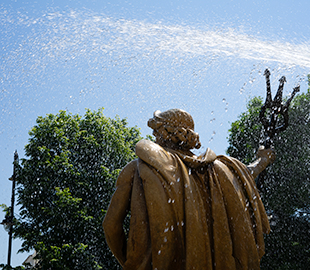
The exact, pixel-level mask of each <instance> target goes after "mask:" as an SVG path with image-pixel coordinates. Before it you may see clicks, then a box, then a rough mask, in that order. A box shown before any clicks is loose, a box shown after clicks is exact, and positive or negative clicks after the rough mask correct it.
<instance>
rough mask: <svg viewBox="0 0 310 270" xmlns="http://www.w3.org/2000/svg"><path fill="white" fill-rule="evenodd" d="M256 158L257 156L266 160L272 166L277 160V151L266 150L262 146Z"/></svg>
mask: <svg viewBox="0 0 310 270" xmlns="http://www.w3.org/2000/svg"><path fill="white" fill-rule="evenodd" d="M256 156H257V158H265V159H267V160H269V163H271V164H272V163H273V162H274V161H275V159H276V153H275V150H274V149H272V148H267V149H265V147H264V146H262V145H261V146H260V147H259V148H258V151H257V153H256Z"/></svg>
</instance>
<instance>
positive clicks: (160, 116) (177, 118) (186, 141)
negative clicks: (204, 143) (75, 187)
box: [148, 109, 201, 149]
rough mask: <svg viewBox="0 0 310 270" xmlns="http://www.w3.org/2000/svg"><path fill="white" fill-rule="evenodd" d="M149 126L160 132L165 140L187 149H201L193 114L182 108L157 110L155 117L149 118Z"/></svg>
mask: <svg viewBox="0 0 310 270" xmlns="http://www.w3.org/2000/svg"><path fill="white" fill-rule="evenodd" d="M148 126H149V127H150V128H152V129H153V130H154V131H155V132H156V133H158V134H159V135H160V136H161V137H162V138H163V139H164V140H165V141H172V142H173V143H174V144H176V145H178V146H180V147H182V148H185V149H193V148H196V149H199V148H200V147H201V143H200V141H199V135H198V133H196V132H195V131H194V121H193V118H192V116H191V115H190V114H189V113H187V112H185V111H183V110H180V109H172V110H168V111H165V112H162V113H161V112H160V111H156V112H154V117H153V118H151V119H149V121H148Z"/></svg>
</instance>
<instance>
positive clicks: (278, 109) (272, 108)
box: [257, 69, 300, 189]
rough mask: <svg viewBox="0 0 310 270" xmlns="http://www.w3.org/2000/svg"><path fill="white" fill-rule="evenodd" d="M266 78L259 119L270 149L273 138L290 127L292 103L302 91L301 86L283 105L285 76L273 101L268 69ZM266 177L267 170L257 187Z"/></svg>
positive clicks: (262, 174)
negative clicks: (280, 117)
mask: <svg viewBox="0 0 310 270" xmlns="http://www.w3.org/2000/svg"><path fill="white" fill-rule="evenodd" d="M264 76H265V77H266V86H267V95H266V101H265V104H264V105H263V106H262V107H261V110H260V113H259V119H260V121H261V122H262V124H263V126H264V134H265V142H264V146H265V148H270V147H271V146H272V143H273V137H274V135H276V134H279V133H280V132H282V131H284V130H285V129H286V128H287V127H288V109H289V106H290V103H291V101H292V100H293V98H294V96H295V95H296V93H297V92H299V91H300V86H299V85H298V86H297V87H295V88H294V89H293V93H292V94H291V96H290V98H289V99H288V100H287V101H286V103H285V104H284V105H283V104H282V95H283V87H284V83H285V82H286V78H285V76H282V77H281V78H280V80H279V81H280V84H279V88H278V91H277V93H276V96H275V97H274V99H273V100H272V96H271V88H270V71H269V70H268V69H266V70H265V72H264ZM267 109H269V115H270V117H269V119H267V116H266V110H267ZM280 115H282V116H283V119H284V124H282V125H279V124H278V117H279V116H280ZM265 175H266V170H264V171H263V173H261V174H260V175H259V177H258V180H257V187H258V189H261V186H262V184H263V181H264V178H265Z"/></svg>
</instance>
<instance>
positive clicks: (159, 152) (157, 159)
mask: <svg viewBox="0 0 310 270" xmlns="http://www.w3.org/2000/svg"><path fill="white" fill-rule="evenodd" d="M135 152H136V155H137V156H138V157H139V158H140V159H142V160H143V161H144V162H146V163H148V164H150V165H152V166H155V167H157V166H158V163H161V162H164V163H167V162H169V161H170V160H171V155H172V154H171V153H170V152H168V151H166V150H165V149H164V148H163V147H161V146H160V145H159V144H157V143H155V142H152V141H150V140H141V141H139V142H138V143H137V144H136V149H135Z"/></svg>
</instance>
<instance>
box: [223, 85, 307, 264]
mask: <svg viewBox="0 0 310 270" xmlns="http://www.w3.org/2000/svg"><path fill="white" fill-rule="evenodd" d="M261 106H262V99H261V98H257V97H255V98H253V99H252V100H250V102H249V103H248V106H247V111H246V112H245V113H243V114H241V115H240V116H239V119H238V120H237V121H235V122H234V123H232V125H231V129H230V130H229V137H228V141H229V147H228V149H227V153H228V154H229V155H231V156H233V157H236V158H238V159H239V160H242V161H243V162H244V163H246V164H248V163H250V162H252V161H253V160H254V159H255V153H256V150H257V148H258V147H259V144H261V143H262V142H263V141H264V134H263V127H262V125H261V123H260V121H259V112H260V107H261ZM274 148H275V150H276V154H277V159H276V161H275V162H274V164H272V165H271V166H269V167H268V168H267V179H266V180H265V182H264V185H263V189H262V192H261V195H262V200H263V202H264V204H265V207H266V209H267V212H268V213H269V215H270V217H271V219H270V224H271V229H272V231H271V233H270V234H269V235H268V236H266V239H265V240H266V254H265V256H264V257H263V260H262V263H261V267H262V269H310V166H309V165H310V164H309V163H310V92H309V90H308V92H307V93H304V94H300V95H298V96H296V97H295V99H294V100H293V102H292V104H291V107H290V110H289V127H288V128H287V129H286V130H285V131H284V132H283V133H280V134H278V135H277V137H276V138H275V140H274Z"/></svg>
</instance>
